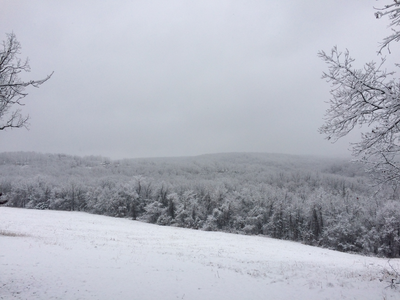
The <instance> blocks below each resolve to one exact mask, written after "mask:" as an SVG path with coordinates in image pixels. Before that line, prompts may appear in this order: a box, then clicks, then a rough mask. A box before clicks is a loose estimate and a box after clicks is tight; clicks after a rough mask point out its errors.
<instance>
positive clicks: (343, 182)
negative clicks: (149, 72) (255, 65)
mask: <svg viewBox="0 0 400 300" xmlns="http://www.w3.org/2000/svg"><path fill="white" fill-rule="evenodd" d="M367 183H368V178H367V177H365V175H364V173H363V172H362V169H361V167H360V166H359V165H357V164H348V163H346V161H344V160H332V159H329V160H328V159H321V158H310V157H296V156H284V155H267V154H226V155H208V156H199V157H192V158H181V159H177V158H173V159H172V158H171V159H141V160H139V159H136V160H120V161H111V160H108V159H104V158H101V157H86V158H82V157H73V156H66V155H45V154H35V153H1V154H0V193H3V196H2V197H3V198H6V199H8V204H7V205H9V206H13V207H25V208H36V209H56V210H69V211H74V210H75V211H86V212H90V213H96V214H103V215H108V216H113V217H125V218H131V219H134V220H141V221H145V222H150V223H155V224H159V225H169V226H179V227H185V228H193V229H202V230H212V231H225V232H234V233H241V234H255V235H260V234H261V235H266V236H270V237H274V238H279V239H287V240H294V241H300V242H303V243H307V244H311V245H318V246H323V247H328V248H331V249H336V250H340V251H351V252H359V253H365V254H374V255H380V256H386V257H400V202H399V196H398V195H397V193H396V192H395V191H393V189H391V187H390V186H388V188H387V189H382V191H381V192H380V193H379V194H375V193H374V191H373V189H372V188H371V187H369V185H368V184H367Z"/></svg>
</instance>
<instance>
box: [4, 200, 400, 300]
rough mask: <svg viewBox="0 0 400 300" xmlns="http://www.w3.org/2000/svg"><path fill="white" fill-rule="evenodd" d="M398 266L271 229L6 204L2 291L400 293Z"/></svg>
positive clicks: (40, 295) (168, 295)
mask: <svg viewBox="0 0 400 300" xmlns="http://www.w3.org/2000/svg"><path fill="white" fill-rule="evenodd" d="M390 264H391V265H392V266H393V267H395V268H397V270H399V269H400V260H391V261H390ZM389 273H393V271H392V269H391V267H390V266H389V264H388V260H387V259H381V258H374V257H365V256H360V255H354V254H346V253H341V252H336V251H331V250H327V249H322V248H318V247H311V246H306V245H303V244H300V243H295V242H290V241H282V240H276V239H271V238H267V237H262V236H245V235H236V234H227V233H221V232H205V231H197V230H190V229H183V228H175V227H162V226H157V225H152V224H147V223H142V222H137V221H132V220H128V219H118V218H111V217H105V216H99V215H92V214H87V213H82V212H63V211H40V210H27V209H18V208H8V207H1V208H0V299H29V300H30V299H74V300H77V299H96V300H101V299H107V300H108V299H140V300H146V299H157V300H161V299H166V300H168V299H189V300H197V299H207V300H208V299H218V300H222V299H229V300H235V299H249V300H252V299H308V300H312V299H318V300H320V299H373V300H377V299H400V287H399V288H397V289H391V288H390V287H388V288H387V286H388V285H389V281H390V280H391V278H393V277H392V276H391V275H390V274H389Z"/></svg>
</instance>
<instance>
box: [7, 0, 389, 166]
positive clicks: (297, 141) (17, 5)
mask: <svg viewBox="0 0 400 300" xmlns="http://www.w3.org/2000/svg"><path fill="white" fill-rule="evenodd" d="M384 3H387V1H386V2H385V1H375V0H324V1H317V0H298V1H282V0H263V1H251V0H246V1H218V0H210V1H207V0H206V1H205V0H198V1H195V0H181V1H170V0H169V1H161V0H158V1H151V0H143V1H130V0H113V1H111V0H110V1H99V0H93V1H90V0H85V1H81V0H77V1H73V0H68V1H51V0H48V1H43V0H42V1H41V0H38V1H31V0H26V1H20V0H2V4H1V9H0V40H5V38H6V35H5V34H6V33H10V32H14V33H15V34H16V36H17V39H18V40H19V42H20V43H21V46H22V53H21V58H25V57H29V59H30V65H31V69H32V71H31V72H30V73H28V75H27V76H25V75H24V78H25V79H41V78H43V77H45V76H46V75H48V74H50V73H51V72H52V71H54V75H53V77H52V78H51V79H50V80H49V81H48V82H47V83H45V84H44V85H42V86H41V88H40V89H35V88H30V89H28V90H27V92H28V93H29V96H28V97H27V98H25V103H26V105H25V106H24V107H23V112H24V113H26V114H29V115H30V126H29V130H25V129H14V130H8V131H5V132H4V131H3V132H0V152H3V151H37V152H44V153H66V154H74V155H82V156H83V155H103V156H106V157H110V158H133V157H154V156H157V157H165V156H192V155H199V154H205V153H216V152H271V153H272V152H274V153H288V154H311V155H314V154H317V155H345V154H349V151H348V148H349V141H351V140H357V139H358V138H359V136H358V134H354V135H352V136H351V137H350V138H347V139H345V140H343V141H341V142H338V143H336V144H331V143H330V142H328V141H326V140H325V139H324V136H323V135H321V134H319V133H318V128H319V126H321V125H322V124H323V116H324V113H325V110H326V109H327V108H328V104H326V103H325V101H327V100H329V97H330V94H329V90H330V86H329V84H327V83H326V82H324V81H323V80H322V79H320V78H321V74H322V72H323V71H324V70H326V66H325V64H324V63H323V62H322V61H321V60H320V59H319V58H318V57H317V52H318V51H319V50H325V51H329V50H330V49H331V48H332V46H334V45H337V46H338V47H339V48H340V49H342V50H345V49H346V48H348V49H349V50H350V53H351V54H352V56H353V57H355V58H356V59H357V61H356V62H358V63H359V64H360V66H361V64H362V63H363V62H367V61H370V60H372V59H377V55H376V51H377V45H378V42H379V41H381V40H382V38H383V37H384V36H386V35H387V34H388V33H389V30H388V29H387V27H386V26H387V25H388V22H387V20H376V19H375V18H374V15H373V13H374V9H373V6H379V5H380V4H384Z"/></svg>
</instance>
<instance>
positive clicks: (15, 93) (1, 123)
mask: <svg viewBox="0 0 400 300" xmlns="http://www.w3.org/2000/svg"><path fill="white" fill-rule="evenodd" d="M20 49H21V45H20V43H19V42H18V41H17V39H16V37H15V34H14V33H11V34H7V40H6V41H3V49H0V130H5V129H9V128H21V127H27V125H28V119H29V116H23V115H22V114H21V110H20V109H18V108H15V106H23V105H24V104H23V103H22V102H21V100H22V99H23V98H25V97H26V96H27V95H28V94H27V93H26V92H25V88H26V87H28V86H33V87H36V88H38V87H40V85H42V84H43V83H45V82H46V81H47V80H49V79H50V77H51V76H52V75H53V73H51V74H50V75H48V76H47V77H46V78H44V79H40V80H30V81H26V82H24V81H22V80H21V79H20V78H19V74H20V73H21V72H29V71H30V66H29V60H28V59H26V60H25V61H23V62H22V61H21V60H20V59H19V58H18V55H19V54H20Z"/></svg>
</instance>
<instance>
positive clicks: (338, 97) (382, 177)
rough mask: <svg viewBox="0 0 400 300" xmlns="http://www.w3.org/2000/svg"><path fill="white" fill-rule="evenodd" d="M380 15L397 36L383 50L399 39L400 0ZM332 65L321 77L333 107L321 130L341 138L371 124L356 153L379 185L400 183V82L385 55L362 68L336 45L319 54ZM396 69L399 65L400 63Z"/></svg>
mask: <svg viewBox="0 0 400 300" xmlns="http://www.w3.org/2000/svg"><path fill="white" fill-rule="evenodd" d="M375 15H376V17H377V18H380V17H382V16H388V17H389V19H390V20H391V23H390V26H389V27H391V29H392V32H393V33H392V34H391V35H389V36H388V37H386V38H384V39H383V43H382V44H381V45H380V49H379V52H378V53H381V52H382V49H383V48H385V47H387V48H388V49H389V44H390V43H391V42H393V41H399V40H400V31H399V30H398V27H399V26H400V0H395V1H394V2H393V3H392V4H389V5H386V6H385V7H384V8H381V9H378V12H376V14H375ZM318 55H319V57H320V58H321V59H322V60H323V61H325V62H326V63H327V64H328V72H324V73H323V76H322V78H323V79H326V80H327V81H328V82H329V83H331V85H332V90H331V96H332V97H331V99H330V100H329V101H328V103H329V105H330V107H329V109H328V110H327V112H326V114H325V124H324V125H323V126H321V127H320V128H319V132H320V133H322V134H325V135H326V136H327V139H328V140H332V141H337V140H338V139H340V138H341V137H344V136H346V135H347V134H348V133H349V132H351V131H352V130H353V129H354V128H355V127H362V126H363V125H364V127H365V125H366V126H367V127H368V129H366V131H364V133H362V134H361V141H360V142H358V143H353V144H352V146H353V155H354V156H356V157H358V158H359V160H360V161H362V162H364V163H366V164H367V166H368V167H367V171H370V172H371V173H372V174H373V175H374V177H375V179H377V180H378V183H380V184H382V183H390V184H393V186H397V185H398V184H399V183H400V80H399V78H396V77H395V72H388V71H387V70H386V69H385V68H384V64H385V58H381V61H380V62H379V63H376V62H370V63H367V64H365V65H364V67H363V68H362V69H355V68H354V67H353V65H352V64H353V62H354V59H353V58H351V56H350V54H349V52H348V51H347V50H346V51H345V52H344V53H342V52H340V51H338V49H337V48H336V47H334V48H333V49H332V51H331V52H330V53H329V54H327V53H325V52H324V51H320V52H319V53H318ZM395 67H400V65H399V64H396V66H395Z"/></svg>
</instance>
